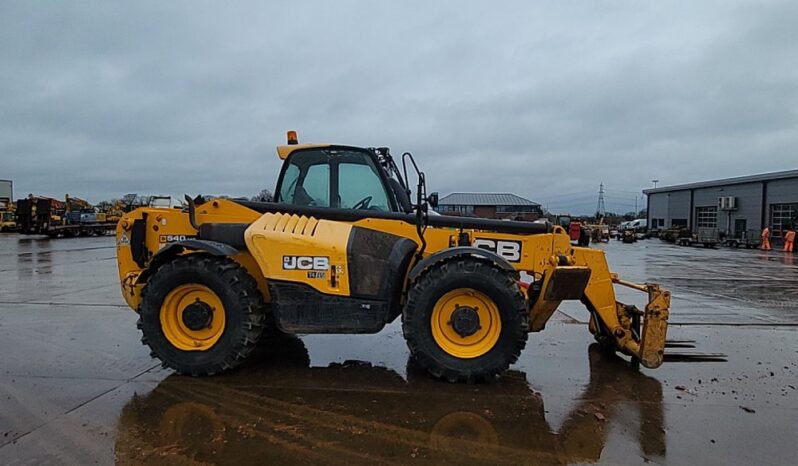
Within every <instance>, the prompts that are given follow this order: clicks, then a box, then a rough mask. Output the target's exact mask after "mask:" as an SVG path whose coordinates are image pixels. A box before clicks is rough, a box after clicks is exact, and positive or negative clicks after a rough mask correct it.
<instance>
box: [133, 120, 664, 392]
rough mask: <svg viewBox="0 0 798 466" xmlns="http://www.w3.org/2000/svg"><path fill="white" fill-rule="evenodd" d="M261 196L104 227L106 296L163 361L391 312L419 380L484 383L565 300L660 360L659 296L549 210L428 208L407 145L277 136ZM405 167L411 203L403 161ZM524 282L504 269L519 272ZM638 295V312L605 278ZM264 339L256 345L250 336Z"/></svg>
mask: <svg viewBox="0 0 798 466" xmlns="http://www.w3.org/2000/svg"><path fill="white" fill-rule="evenodd" d="M277 153H278V155H279V157H280V158H281V159H282V160H283V166H282V169H281V172H280V175H279V178H278V181H277V187H276V190H275V198H274V200H273V202H251V201H245V200H223V199H218V200H213V201H210V202H204V203H199V204H197V203H195V202H194V201H193V200H192V199H191V198H189V197H188V196H186V200H187V203H186V207H185V208H184V209H182V210H181V209H174V208H172V209H167V208H153V207H144V208H139V209H136V210H134V211H132V212H130V213H127V214H125V215H124V216H123V217H122V219H121V220H120V222H119V224H118V226H117V255H118V260H119V275H120V280H121V285H122V293H123V295H124V298H125V300H126V301H127V303H128V304H129V305H130V307H131V308H132V309H133V310H135V311H136V312H137V313H138V314H139V317H140V318H139V321H138V327H139V329H140V330H141V331H142V334H143V336H142V342H143V343H145V344H146V345H148V346H149V347H150V348H151V350H152V356H153V357H156V358H159V359H160V360H161V361H162V362H163V364H164V365H165V366H167V367H170V368H172V369H174V370H176V371H177V372H179V373H183V374H190V375H195V376H198V375H211V374H218V373H221V372H224V371H227V370H229V369H232V368H234V367H236V366H238V365H239V364H240V363H241V362H242V361H243V360H245V359H246V358H247V357H248V356H250V354H251V353H252V351H253V349H254V348H255V346H256V345H258V344H259V342H260V341H261V340H262V339H268V338H269V335H270V334H272V335H273V334H274V333H273V332H271V331H269V332H267V331H265V330H266V329H268V328H270V327H276V330H279V331H282V332H286V333H296V334H310V333H376V332H378V331H380V329H382V328H383V327H384V326H385V325H386V324H388V323H390V322H392V321H394V320H395V319H397V318H401V320H402V328H403V332H404V336H405V339H406V340H407V344H408V347H409V348H410V352H411V354H412V356H413V357H414V358H415V360H416V361H417V362H418V364H419V365H420V366H421V367H423V368H424V369H426V370H427V371H428V372H429V373H430V374H432V375H433V376H435V377H439V378H442V379H446V380H449V381H478V380H489V379H492V378H494V377H496V376H498V375H499V374H501V373H502V372H503V371H504V370H506V369H507V368H508V366H509V365H510V364H512V363H513V362H515V361H516V359H517V358H518V356H519V354H520V353H521V350H522V349H523V348H524V346H525V344H526V341H527V335H528V333H529V332H539V331H541V330H543V329H544V327H545V325H546V322H547V321H548V320H549V318H550V317H551V316H552V314H553V313H554V311H555V310H556V309H557V307H558V306H559V304H560V302H561V301H563V300H581V301H582V303H584V305H585V306H586V307H587V309H588V310H589V312H590V316H591V317H590V325H589V328H590V332H591V333H592V334H593V335H594V337H595V338H596V339H597V340H598V341H599V342H600V343H601V344H602V346H603V347H604V348H605V349H608V350H617V351H620V352H621V353H624V354H626V355H629V356H631V357H632V358H634V359H636V360H637V361H639V362H640V363H641V364H642V365H643V366H645V367H649V368H655V367H658V366H659V365H660V364H661V363H662V362H663V354H664V347H665V336H666V330H667V320H668V308H669V305H670V294H669V293H668V292H667V291H664V290H661V289H660V287H659V286H657V285H654V284H645V285H637V284H633V283H628V282H625V281H623V280H621V279H619V278H618V277H617V275H615V274H613V273H611V272H610V271H609V268H608V266H607V262H606V260H605V257H604V253H603V252H602V251H600V250H596V249H589V248H580V247H574V246H572V245H571V242H570V239H569V236H568V232H566V231H565V230H564V229H563V228H561V227H559V226H552V225H551V224H549V223H531V222H517V221H500V220H488V219H477V218H464V217H451V216H441V215H434V214H432V213H431V212H430V210H431V208H434V207H435V206H436V204H437V193H432V194H430V195H429V196H428V195H427V193H426V183H425V178H424V174H423V172H421V171H419V170H418V167H417V166H416V163H415V161H414V160H413V157H412V155H410V154H409V153H405V154H403V155H402V159H401V161H402V166H403V169H402V170H401V171H400V170H399V168H398V166H397V164H396V162H395V161H394V159H393V158H392V156H391V154H390V152H389V150H388V149H387V148H360V147H351V146H342V145H333V144H298V142H297V138H296V133H295V132H289V133H288V144H286V145H282V146H278V148H277ZM408 168H410V169H412V170H413V171H414V172H415V174H416V176H417V179H418V183H417V187H416V192H415V196H414V197H415V202H413V201H411V190H410V189H409V180H408V175H407V171H408ZM522 271H523V272H526V273H527V274H528V275H530V276H532V277H533V278H534V280H533V281H532V282H531V283H530V284H525V283H522V282H521V281H520V280H519V277H520V275H519V274H520V272H522ZM614 284H619V285H625V286H630V287H632V288H635V289H638V290H640V291H643V292H645V293H647V301H648V302H647V304H646V305H645V308H644V310H640V309H638V308H636V307H634V306H631V305H625V304H622V303H619V302H616V300H615V292H614V288H613V285H614ZM265 343H266V344H267V345H268V342H265Z"/></svg>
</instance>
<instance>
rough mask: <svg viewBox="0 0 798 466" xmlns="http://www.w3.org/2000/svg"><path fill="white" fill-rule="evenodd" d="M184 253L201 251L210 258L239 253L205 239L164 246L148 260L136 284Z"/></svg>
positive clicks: (225, 245) (222, 244) (228, 246)
mask: <svg viewBox="0 0 798 466" xmlns="http://www.w3.org/2000/svg"><path fill="white" fill-rule="evenodd" d="M184 251H201V252H207V253H208V254H210V255H212V256H225V257H226V256H235V255H236V254H238V253H239V252H240V251H239V250H238V249H236V248H234V247H233V246H230V245H229V244H225V243H219V242H217V241H209V240H206V239H187V240H185V241H178V242H176V243H171V244H169V245H167V246H165V247H164V248H163V249H161V250H160V251H158V252H157V253H155V255H154V256H153V257H152V260H150V263H149V264H148V266H147V268H146V269H145V270H144V271H142V272H141V275H139V278H138V280H137V281H138V282H139V283H143V282H145V281H147V278H149V276H150V274H152V273H153V272H154V271H155V270H157V269H158V267H159V266H160V265H161V264H165V263H166V262H168V261H169V260H170V259H173V258H174V257H176V256H178V255H180V254H181V253H183V252H184Z"/></svg>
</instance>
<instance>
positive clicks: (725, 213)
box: [643, 170, 798, 237]
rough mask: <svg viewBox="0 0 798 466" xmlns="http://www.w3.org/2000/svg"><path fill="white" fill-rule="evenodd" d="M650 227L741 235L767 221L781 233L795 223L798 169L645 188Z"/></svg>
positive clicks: (797, 205) (797, 197)
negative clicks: (714, 231) (715, 230)
mask: <svg viewBox="0 0 798 466" xmlns="http://www.w3.org/2000/svg"><path fill="white" fill-rule="evenodd" d="M643 193H644V194H646V195H647V196H648V225H649V228H650V229H652V230H662V229H666V228H671V227H677V226H684V227H687V228H690V229H693V230H696V229H699V228H715V229H717V230H718V232H721V233H725V234H727V235H730V236H734V237H740V236H741V235H742V234H743V232H745V231H746V230H755V231H759V230H761V229H762V228H763V225H770V227H771V229H772V230H773V235H774V236H776V237H779V236H781V233H782V231H784V230H786V229H787V228H788V227H789V226H790V225H791V224H794V223H798V170H787V171H780V172H773V173H763V174H760V175H750V176H740V177H736V178H726V179H721V180H714V181H703V182H699V183H689V184H682V185H676V186H666V187H661V188H653V189H645V190H643Z"/></svg>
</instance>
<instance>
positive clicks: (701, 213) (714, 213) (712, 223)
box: [695, 206, 718, 228]
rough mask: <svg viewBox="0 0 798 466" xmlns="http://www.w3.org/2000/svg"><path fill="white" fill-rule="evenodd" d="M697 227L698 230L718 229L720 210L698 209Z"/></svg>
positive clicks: (696, 212)
mask: <svg viewBox="0 0 798 466" xmlns="http://www.w3.org/2000/svg"><path fill="white" fill-rule="evenodd" d="M695 225H696V227H697V228H717V227H718V208H717V207H716V206H712V207H696V208H695Z"/></svg>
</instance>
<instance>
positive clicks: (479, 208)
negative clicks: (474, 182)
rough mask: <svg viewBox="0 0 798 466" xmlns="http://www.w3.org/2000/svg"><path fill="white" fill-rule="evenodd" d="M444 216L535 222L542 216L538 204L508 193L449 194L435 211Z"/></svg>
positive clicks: (442, 199) (441, 200)
mask: <svg viewBox="0 0 798 466" xmlns="http://www.w3.org/2000/svg"><path fill="white" fill-rule="evenodd" d="M435 210H436V211H438V212H440V213H441V214H444V215H464V216H474V217H482V218H500V219H501V218H510V219H523V220H536V219H538V218H540V217H541V216H542V215H543V210H542V209H541V207H540V204H538V203H537V202H532V201H530V200H529V199H524V198H523V197H521V196H516V195H515V194H509V193H451V194H448V195H446V196H444V197H442V198H441V199H440V201H439V202H438V208H437V209H435Z"/></svg>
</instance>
